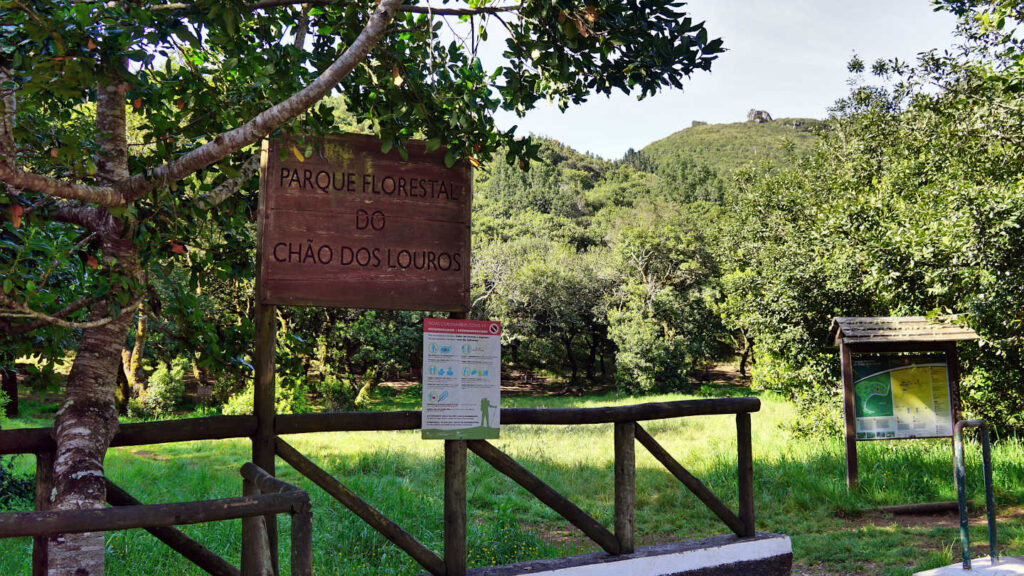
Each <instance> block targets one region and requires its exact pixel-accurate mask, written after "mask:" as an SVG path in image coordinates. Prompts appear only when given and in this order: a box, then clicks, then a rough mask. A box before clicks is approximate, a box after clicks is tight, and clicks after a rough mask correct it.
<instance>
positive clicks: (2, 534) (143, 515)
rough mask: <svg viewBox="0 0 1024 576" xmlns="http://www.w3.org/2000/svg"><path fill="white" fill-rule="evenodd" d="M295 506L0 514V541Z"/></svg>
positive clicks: (292, 499) (269, 503)
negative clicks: (1, 539) (0, 539)
mask: <svg viewBox="0 0 1024 576" xmlns="http://www.w3.org/2000/svg"><path fill="white" fill-rule="evenodd" d="M297 504H301V499H300V498H298V497H297V496H296V495H294V494H264V495H261V496H253V497H248V498H246V497H241V498H224V499H220V500H203V501H200V502H181V503H176V504H151V505H142V506H127V507H120V508H100V509H90V510H49V511H45V512H10V513H4V514H0V538H19V537H23V536H32V537H35V536H46V535H51V534H62V533H79V532H110V531H113V530H127V529H130V528H152V527H156V526H175V525H180V524H199V523H202V522H218V521H221V520H233V519H235V518H247V517H250V516H259V515H261V514H268V513H269V514H281V513H283V512H291V509H292V507H293V506H295V505H297Z"/></svg>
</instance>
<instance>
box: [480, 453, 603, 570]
mask: <svg viewBox="0 0 1024 576" xmlns="http://www.w3.org/2000/svg"><path fill="white" fill-rule="evenodd" d="M466 445H467V446H468V447H469V449H470V450H472V451H473V453H474V454H476V455H477V456H479V457H480V458H482V459H483V460H484V461H485V462H487V463H488V464H490V465H491V466H492V467H494V469H495V470H497V471H498V472H501V473H502V474H504V475H506V476H508V477H509V478H511V479H512V480H513V481H514V482H515V483H516V484H519V485H520V486H522V487H523V488H526V490H527V491H529V492H530V493H531V494H533V495H534V496H536V497H537V499H538V500H540V501H541V502H543V503H544V504H546V505H547V506H548V508H551V509H552V510H554V511H555V512H558V513H559V514H560V515H561V516H562V517H563V518H565V519H566V520H568V521H569V522H571V523H572V525H573V526H576V527H577V528H579V529H580V530H582V531H583V533H584V534H586V535H587V537H589V538H590V539H591V540H593V541H594V542H596V543H597V545H598V546H600V547H601V548H604V550H605V552H608V553H609V554H619V541H618V539H617V538H616V537H615V535H614V534H612V533H611V532H609V531H608V529H607V528H605V527H604V526H602V525H601V523H600V522H598V521H597V520H594V518H593V517H591V516H590V515H589V514H587V513H586V512H584V511H583V510H581V509H580V508H579V507H578V506H576V505H575V504H573V503H572V502H571V501H569V499H568V498H566V497H565V496H562V495H561V494H559V493H558V491H556V490H555V489H554V488H552V487H550V486H548V485H547V484H545V483H544V482H543V481H542V480H541V479H540V478H537V477H536V476H534V475H533V474H532V473H531V472H530V471H529V470H527V469H526V468H523V466H522V465H521V464H519V463H518V462H516V461H515V460H513V459H512V458H511V457H510V456H508V455H507V454H505V453H504V452H502V451H501V450H498V449H497V448H495V447H494V446H493V445H491V444H490V443H488V442H487V441H485V440H467V441H466Z"/></svg>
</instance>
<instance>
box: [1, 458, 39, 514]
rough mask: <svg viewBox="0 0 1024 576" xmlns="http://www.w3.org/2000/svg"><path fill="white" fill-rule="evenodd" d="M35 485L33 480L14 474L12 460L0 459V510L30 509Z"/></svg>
mask: <svg viewBox="0 0 1024 576" xmlns="http://www.w3.org/2000/svg"><path fill="white" fill-rule="evenodd" d="M35 484H36V483H35V479H34V478H32V477H29V476H19V475H18V474H16V473H15V472H14V458H0V510H2V511H15V510H27V509H31V508H32V502H33V499H34V497H35Z"/></svg>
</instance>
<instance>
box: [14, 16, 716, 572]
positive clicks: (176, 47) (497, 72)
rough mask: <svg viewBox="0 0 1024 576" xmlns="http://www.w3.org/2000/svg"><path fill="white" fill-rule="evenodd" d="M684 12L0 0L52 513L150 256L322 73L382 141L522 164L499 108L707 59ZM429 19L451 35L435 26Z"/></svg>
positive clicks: (174, 241)
mask: <svg viewBox="0 0 1024 576" xmlns="http://www.w3.org/2000/svg"><path fill="white" fill-rule="evenodd" d="M681 8H682V3H680V2H677V1H675V0H644V1H643V2H622V1H620V0H587V1H574V0H560V1H557V2H541V1H524V2H519V3H513V4H508V5H495V4H489V3H488V2H485V1H483V2H481V1H470V2H469V3H468V6H465V7H449V6H445V5H440V6H430V5H427V4H423V3H418V4H417V3H410V4H404V3H403V2H402V1H401V0H379V2H375V1H371V0H355V1H351V2H335V1H333V0H316V1H310V2H308V3H302V2H301V1H300V0H294V1H293V0H260V1H256V2H250V1H247V0H228V1H222V0H197V1H195V2H187V3H172V2H165V1H159V0H142V1H131V2H129V1H126V0H114V1H111V2H65V1H61V0H37V1H34V2H18V1H15V2H10V3H3V4H0V74H2V76H0V90H2V96H3V97H2V102H3V107H2V108H0V147H2V151H0V152H2V157H0V182H3V183H4V185H5V190H4V193H3V195H2V196H0V202H2V203H3V204H4V205H5V206H6V208H7V212H8V217H7V219H6V220H4V230H3V235H4V236H3V238H4V251H3V254H2V257H0V265H2V266H3V267H2V268H0V270H2V274H3V276H2V288H3V292H2V295H0V314H2V315H3V317H4V318H5V319H6V321H7V322H8V324H9V325H10V326H12V328H13V329H14V330H22V329H24V326H25V325H26V324H30V323H33V322H40V323H45V324H50V325H58V326H61V327H62V328H65V329H68V330H73V331H76V332H74V334H76V335H77V337H78V341H79V344H78V354H77V356H76V359H75V362H74V366H73V368H72V370H71V374H70V375H69V377H68V381H67V392H66V400H65V402H64V404H63V406H62V408H61V410H60V411H59V413H58V415H57V421H56V423H55V426H56V441H57V454H56V460H55V470H54V471H55V478H56V491H55V497H54V506H55V508H56V509H58V510H69V509H83V508H95V507H100V506H102V505H103V502H104V498H105V490H104V483H103V464H102V463H103V458H104V455H105V453H106V449H107V447H108V445H109V442H110V440H111V438H112V437H113V435H114V434H115V433H116V430H117V416H116V411H115V408H114V396H115V394H114V391H115V387H116V375H117V372H118V367H119V363H120V361H121V351H122V349H123V347H124V346H125V343H126V342H125V341H126V337H127V335H128V333H129V330H130V326H131V325H132V315H133V313H134V312H135V311H136V310H137V309H138V307H139V305H140V302H141V301H142V300H143V296H144V295H145V293H146V292H145V288H144V286H145V284H146V281H147V270H148V269H149V267H150V266H151V265H152V263H153V262H155V261H157V260H159V259H161V258H169V257H173V256H174V255H175V254H180V253H182V252H185V251H186V248H187V246H186V245H187V243H188V239H189V238H190V237H191V236H192V235H194V234H196V228H197V226H199V225H200V223H201V222H203V221H204V218H205V216H206V215H207V214H208V213H211V212H216V211H218V210H223V211H224V212H225V213H226V217H228V218H229V222H230V218H231V217H241V216H244V214H238V215H232V214H231V212H230V211H229V209H230V207H231V206H233V205H231V204H230V203H228V204H227V206H228V207H229V208H224V206H223V205H222V206H218V204H221V203H222V202H224V201H225V200H226V199H228V198H230V197H231V195H232V194H233V193H234V192H235V191H237V190H238V188H239V187H240V186H241V185H242V184H244V182H245V181H246V179H247V178H246V176H247V175H251V173H252V171H253V167H254V165H255V161H254V160H253V159H252V157H253V145H254V144H256V143H258V142H259V141H260V140H261V139H263V138H265V137H267V136H270V135H272V134H274V133H275V132H277V131H280V130H285V131H287V130H298V129H300V128H302V129H305V130H312V131H327V130H330V129H331V126H332V123H333V116H332V114H331V110H330V108H329V107H328V106H324V105H322V104H318V102H320V100H321V99H323V98H324V97H325V96H327V95H328V94H329V93H330V92H331V91H332V90H334V89H335V88H340V90H341V91H342V93H343V94H344V96H345V97H346V99H347V101H348V104H349V106H350V108H351V110H352V111H353V112H355V113H356V115H357V117H358V118H359V119H360V120H362V121H367V122H369V123H370V124H371V125H372V126H373V129H374V131H375V132H376V134H377V135H378V136H379V137H380V139H381V141H382V149H383V151H385V152H386V151H389V150H391V149H392V148H394V149H397V150H398V151H399V153H403V154H404V148H403V145H402V143H403V141H405V140H407V139H409V138H411V137H413V136H417V135H423V136H425V137H426V138H427V139H428V140H429V143H430V144H429V146H430V147H438V146H441V145H445V146H447V149H448V152H447V160H448V162H449V163H451V164H454V163H455V162H457V161H460V160H469V161H471V162H474V163H476V162H479V161H482V160H486V159H488V158H489V157H491V155H492V154H493V153H494V152H495V151H496V150H498V149H499V147H500V149H502V150H504V151H506V152H505V154H506V159H507V160H508V161H509V162H510V163H515V164H519V165H521V166H523V167H525V166H527V165H528V163H529V160H530V158H531V156H532V155H533V154H534V153H535V151H536V147H535V146H533V145H531V144H529V143H528V142H527V141H523V140H519V139H516V138H515V134H514V130H515V129H514V128H513V129H510V130H504V131H503V130H499V129H497V128H496V127H495V125H494V122H493V120H492V113H493V112H494V111H495V110H497V109H498V108H499V107H501V108H504V109H508V110H516V111H517V112H519V113H521V114H522V113H525V111H526V110H528V109H530V108H531V107H533V106H534V105H535V104H536V102H538V101H540V100H544V99H546V100H549V101H553V102H555V103H556V104H558V105H559V106H560V107H561V108H562V109H565V108H566V107H568V106H569V105H570V104H573V103H579V102H582V101H584V100H586V99H587V97H588V96H589V95H591V94H593V93H599V94H607V93H610V92H611V91H613V90H622V91H625V92H634V91H635V92H637V93H639V95H640V96H646V95H650V94H653V93H654V92H656V91H657V90H659V89H660V88H662V87H664V86H676V87H678V86H681V83H682V80H683V79H684V78H685V77H687V76H689V75H690V74H691V73H692V72H694V71H696V70H706V69H708V68H709V67H710V65H711V62H712V61H713V60H714V59H715V57H716V54H717V53H719V52H720V51H721V46H722V43H721V41H720V40H712V39H709V37H708V33H707V30H706V29H705V28H704V25H703V23H695V22H693V21H692V20H691V19H690V18H689V17H687V16H686V15H685V13H683V12H682V10H681ZM446 18H447V19H452V20H454V22H453V23H452V26H453V28H454V29H455V30H456V31H457V33H456V37H457V40H455V41H446V40H443V39H442V38H441V37H440V36H439V30H440V29H441V27H442V23H441V19H446ZM492 21H493V22H492ZM488 23H491V24H492V25H491V26H488ZM499 31H500V34H501V35H502V36H504V38H505V45H506V49H505V57H506V59H507V62H506V63H505V64H504V65H503V66H501V67H499V68H496V69H493V70H485V69H484V67H483V66H482V64H481V61H480V60H479V59H478V58H477V55H476V53H477V48H478V45H479V43H480V42H481V41H483V40H485V39H486V37H487V35H488V34H489V33H495V32H499ZM129 128H131V130H130V129H129ZM129 134H134V135H136V136H137V138H136V139H134V140H133V141H129V138H128V136H129ZM224 215H225V214H222V216H224ZM30 262H39V263H42V264H43V265H42V266H30V265H29V263H30ZM51 265H52V266H51ZM50 268H53V270H50ZM60 275H63V281H62V282H61V283H60V284H58V283H57V280H56V279H57V278H58V276H60ZM12 331H13V330H12ZM2 345H3V347H4V348H5V349H9V350H10V349H14V348H15V347H16V345H15V344H14V343H12V342H9V341H7V342H4V343H3V344H2ZM55 544H56V545H55V546H54V549H53V551H52V554H51V559H52V560H51V573H52V574H76V575H96V574H101V573H103V549H104V546H103V541H102V535H96V534H94V535H67V536H63V537H61V538H59V539H58V540H57V542H56V543H55Z"/></svg>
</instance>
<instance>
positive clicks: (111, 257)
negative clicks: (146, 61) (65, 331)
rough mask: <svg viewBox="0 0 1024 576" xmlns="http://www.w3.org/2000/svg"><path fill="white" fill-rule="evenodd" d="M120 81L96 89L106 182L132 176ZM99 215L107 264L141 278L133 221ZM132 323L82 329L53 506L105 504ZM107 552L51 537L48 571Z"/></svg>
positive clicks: (83, 565) (92, 562)
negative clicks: (123, 352)
mask: <svg viewBox="0 0 1024 576" xmlns="http://www.w3.org/2000/svg"><path fill="white" fill-rule="evenodd" d="M119 84H120V82H117V81H112V82H110V83H108V84H106V85H100V86H99V87H98V88H97V99H96V100H97V102H96V128H97V142H98V143H99V144H100V155H99V161H98V162H97V168H98V170H97V176H98V177H99V178H100V179H101V181H104V182H105V183H107V184H112V183H115V182H118V181H120V180H123V179H125V178H127V177H128V146H127V140H126V131H125V126H126V123H125V104H126V103H125V98H124V92H123V91H121V90H119V89H118V85H119ZM83 209H84V207H83ZM96 214H97V215H98V216H97V220H98V221H97V222H96V223H95V228H96V231H97V233H98V235H99V237H100V239H101V242H102V246H103V258H104V261H105V262H107V263H110V264H111V265H115V264H114V263H116V266H118V267H119V268H120V269H121V270H122V272H123V273H126V274H129V275H133V276H134V277H135V278H136V279H137V280H138V279H140V276H141V275H140V273H139V257H138V249H137V248H136V246H135V245H134V244H133V243H132V236H133V234H132V230H131V229H130V227H129V225H128V224H127V223H125V222H123V221H119V220H115V219H114V218H113V217H112V216H110V214H109V213H107V212H106V211H105V210H101V211H98V212H96ZM108 314H110V310H109V307H108V305H107V302H106V301H100V302H97V303H96V304H94V305H93V306H92V308H91V311H90V316H91V318H93V319H96V320H98V319H101V318H103V317H105V316H107V315H108ZM131 321H132V315H131V314H124V315H121V316H118V317H117V318H116V319H115V320H113V321H112V322H110V323H108V324H104V325H102V326H99V327H97V328H90V329H87V330H84V331H83V332H82V340H81V343H80V344H79V347H78V353H77V355H76V357H75V362H74V365H73V366H72V367H71V373H70V374H69V375H68V380H67V390H66V393H65V400H64V405H63V406H62V407H61V409H60V410H59V411H58V412H57V417H56V420H55V422H54V436H55V438H54V439H55V441H56V444H57V450H56V454H55V458H54V463H53V472H54V501H53V508H54V509H55V510H84V509H91V508H102V507H103V506H104V504H105V502H106V486H105V484H104V477H103V459H104V457H105V456H106V452H107V447H108V446H109V445H110V440H111V439H112V438H113V437H114V434H115V433H116V432H117V427H118V422H117V409H116V402H115V391H116V387H117V372H118V369H119V368H120V364H121V350H122V349H123V348H124V342H125V339H126V338H127V336H128V330H129V327H130V325H131ZM104 551H105V545H104V538H103V533H102V532H96V533H86V534H61V535H57V536H54V537H53V538H52V539H51V542H50V565H49V571H48V572H49V574H50V576H71V575H73V576H102V575H103V573H104Z"/></svg>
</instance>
